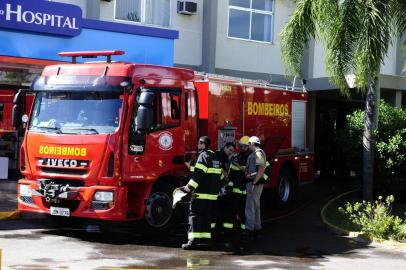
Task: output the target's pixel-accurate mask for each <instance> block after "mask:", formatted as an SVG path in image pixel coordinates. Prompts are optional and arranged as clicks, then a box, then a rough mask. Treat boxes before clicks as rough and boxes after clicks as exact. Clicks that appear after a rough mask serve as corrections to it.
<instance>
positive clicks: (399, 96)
mask: <svg viewBox="0 0 406 270" xmlns="http://www.w3.org/2000/svg"><path fill="white" fill-rule="evenodd" d="M395 107H396V108H402V91H400V90H397V91H396V99H395Z"/></svg>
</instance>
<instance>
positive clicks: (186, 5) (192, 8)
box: [178, 1, 197, 15]
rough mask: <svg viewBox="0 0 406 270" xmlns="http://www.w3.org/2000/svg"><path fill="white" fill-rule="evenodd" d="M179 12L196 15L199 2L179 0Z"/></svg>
mask: <svg viewBox="0 0 406 270" xmlns="http://www.w3.org/2000/svg"><path fill="white" fill-rule="evenodd" d="M178 13H179V14H185V15H194V14H196V13H197V3H195V2H191V1H178Z"/></svg>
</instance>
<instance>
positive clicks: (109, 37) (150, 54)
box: [0, 0, 174, 66]
mask: <svg viewBox="0 0 406 270" xmlns="http://www.w3.org/2000/svg"><path fill="white" fill-rule="evenodd" d="M0 1H2V0H0ZM0 40H1V42H0V55H7V56H17V57H28V58H37V59H47V60H58V61H70V59H69V58H66V57H65V58H62V57H59V56H58V53H59V52H63V51H104V50H123V51H125V54H124V55H117V56H113V60H116V61H129V62H138V63H147V64H156V65H164V66H172V65H173V50H174V40H173V39H169V38H162V37H156V36H155V37H154V36H152V37H151V36H146V35H132V34H128V33H120V32H111V31H104V30H97V29H87V28H83V29H82V33H81V34H80V35H79V36H76V37H63V36H49V35H41V34H37V33H30V32H21V31H13V30H3V31H2V30H0ZM27 44H29V45H27ZM100 59H101V60H102V59H103V58H100ZM78 61H86V59H85V60H83V59H78Z"/></svg>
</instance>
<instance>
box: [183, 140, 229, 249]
mask: <svg viewBox="0 0 406 270" xmlns="http://www.w3.org/2000/svg"><path fill="white" fill-rule="evenodd" d="M198 149H199V156H198V158H197V161H196V164H195V165H194V170H193V174H192V178H191V179H190V180H189V182H188V184H187V185H186V186H184V187H181V189H182V190H183V191H184V192H187V193H190V192H192V191H193V197H192V201H191V203H190V208H189V231H188V242H187V243H186V244H183V245H182V248H183V249H186V250H191V249H200V248H204V247H206V246H208V245H209V243H210V239H211V228H210V227H211V226H210V223H211V220H212V205H213V202H215V201H216V200H217V196H218V191H219V185H220V175H221V168H220V162H219V160H218V159H217V157H216V155H215V153H214V152H213V151H211V150H210V139H209V137H207V136H203V137H201V138H200V139H199V143H198Z"/></svg>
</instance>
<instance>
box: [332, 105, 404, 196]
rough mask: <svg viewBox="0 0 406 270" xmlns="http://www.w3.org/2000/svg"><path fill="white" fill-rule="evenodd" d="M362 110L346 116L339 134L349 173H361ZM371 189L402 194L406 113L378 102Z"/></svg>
mask: <svg viewBox="0 0 406 270" xmlns="http://www.w3.org/2000/svg"><path fill="white" fill-rule="evenodd" d="M364 118H365V113H364V111H360V110H358V111H355V112H353V113H352V114H350V115H348V116H347V126H346V129H345V130H344V131H343V133H341V134H340V135H339V141H340V144H341V145H342V146H343V152H344V153H345V155H346V157H347V161H348V166H349V168H350V169H351V170H354V171H356V172H357V174H358V175H360V174H361V172H362V133H363V129H364ZM375 139H376V151H375V175H376V185H375V188H376V189H378V190H379V191H380V193H384V194H390V193H391V194H393V193H395V194H396V195H397V196H398V197H399V198H402V197H405V196H404V195H405V194H406V162H405V160H406V110H405V109H399V108H395V107H392V106H390V105H388V104H387V103H385V102H384V101H382V100H381V101H380V105H379V120H378V128H377V130H376V131H375Z"/></svg>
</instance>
